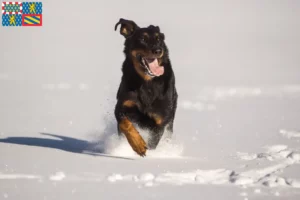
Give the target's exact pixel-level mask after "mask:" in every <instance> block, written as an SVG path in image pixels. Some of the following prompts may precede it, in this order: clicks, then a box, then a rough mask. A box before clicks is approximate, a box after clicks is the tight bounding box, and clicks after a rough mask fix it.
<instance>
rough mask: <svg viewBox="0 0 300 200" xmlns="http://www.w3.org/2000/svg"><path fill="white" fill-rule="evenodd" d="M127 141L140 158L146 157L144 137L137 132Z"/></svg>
mask: <svg viewBox="0 0 300 200" xmlns="http://www.w3.org/2000/svg"><path fill="white" fill-rule="evenodd" d="M127 140H128V142H129V144H130V146H131V147H132V149H133V150H134V151H135V152H136V153H137V154H139V155H140V156H142V157H144V156H146V151H147V145H146V142H145V141H144V139H143V138H142V136H141V135H140V134H139V133H138V132H136V133H134V134H131V137H127Z"/></svg>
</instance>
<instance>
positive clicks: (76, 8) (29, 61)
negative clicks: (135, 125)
mask: <svg viewBox="0 0 300 200" xmlns="http://www.w3.org/2000/svg"><path fill="white" fill-rule="evenodd" d="M42 2H43V26H42V27H0V38H1V42H0V51H1V53H0V91H1V95H0V110H1V112H0V133H1V132H2V134H3V133H5V135H20V134H27V135H28V134H36V133H37V132H51V133H60V134H64V135H73V136H76V137H85V135H86V134H88V133H90V132H93V131H95V130H98V129H101V128H103V124H105V120H108V119H107V117H108V116H111V114H112V113H113V108H114V104H115V95H116V91H117V88H118V85H119V82H120V79H121V64H122V62H123V60H124V55H123V52H122V51H123V43H124V38H123V37H122V36H121V35H120V34H119V32H118V31H116V32H115V31H114V25H115V23H117V21H118V20H119V18H125V19H130V20H134V21H135V22H136V23H137V24H138V25H139V26H148V25H149V24H153V25H158V26H159V27H160V28H161V31H162V32H164V33H165V35H166V43H167V45H168V47H169V50H170V57H171V61H172V64H173V68H174V71H175V74H176V85H177V87H178V90H179V94H180V97H179V98H180V100H182V99H186V98H187V99H188V98H190V96H189V94H196V93H197V91H199V90H200V89H201V88H202V87H206V86H217V87H218V86H222V87H223V86H230V87H231V86H245V87H261V86H266V87H269V86H276V85H279V86H281V85H285V84H288V85H297V84H300V66H299V65H300V37H299V35H300V20H299V19H300V1H296V0H286V1H280V0H274V1H266V0H254V1H238V0H237V1H231V0H230V1H214V0H206V1H204V0H193V1H192V0H185V1H158V0H152V1H144V0H124V1H114V0H112V1H95V0H89V1H74V0H73V1H71V0H64V1H58V0H52V1H42ZM179 118H180V117H179ZM182 119H183V118H182Z"/></svg>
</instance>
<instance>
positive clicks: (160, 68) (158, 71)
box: [148, 59, 164, 76]
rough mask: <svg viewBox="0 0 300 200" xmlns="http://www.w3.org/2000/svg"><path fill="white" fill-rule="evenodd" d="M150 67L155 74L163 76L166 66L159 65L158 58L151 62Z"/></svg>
mask: <svg viewBox="0 0 300 200" xmlns="http://www.w3.org/2000/svg"><path fill="white" fill-rule="evenodd" d="M148 65H149V69H150V71H151V72H152V73H153V74H154V75H155V76H161V75H162V74H163V73H164V67H163V66H159V65H158V61H157V59H155V60H154V61H153V62H152V63H149V64H148Z"/></svg>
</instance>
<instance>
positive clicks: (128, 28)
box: [115, 18, 140, 38]
mask: <svg viewBox="0 0 300 200" xmlns="http://www.w3.org/2000/svg"><path fill="white" fill-rule="evenodd" d="M120 24H121V29H120V34H121V35H123V36H124V37H125V38H128V37H129V36H131V35H132V34H133V33H134V32H135V31H136V30H137V29H139V28H140V27H138V25H136V23H135V22H134V21H131V20H126V19H122V18H120V20H119V22H118V23H116V25H115V31H116V30H117V28H118V25H120Z"/></svg>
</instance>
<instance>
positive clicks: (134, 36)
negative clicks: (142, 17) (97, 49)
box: [115, 18, 168, 80]
mask: <svg viewBox="0 0 300 200" xmlns="http://www.w3.org/2000/svg"><path fill="white" fill-rule="evenodd" d="M118 25H121V29H120V34H121V35H123V36H124V37H125V50H124V52H125V54H126V56H128V57H130V59H132V61H133V64H134V67H135V70H136V71H137V72H138V74H139V75H140V76H142V77H143V78H144V79H145V80H150V79H152V78H154V77H158V76H162V75H163V74H164V66H162V64H163V61H164V60H166V59H167V57H168V49H167V47H166V44H165V42H164V39H165V36H164V34H163V33H161V32H160V28H159V27H158V26H153V25H150V26H148V27H146V28H140V27H139V26H138V25H136V23H135V22H134V21H131V20H126V19H122V18H121V19H120V20H119V22H118V23H117V24H116V25H115V30H117V28H118Z"/></svg>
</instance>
